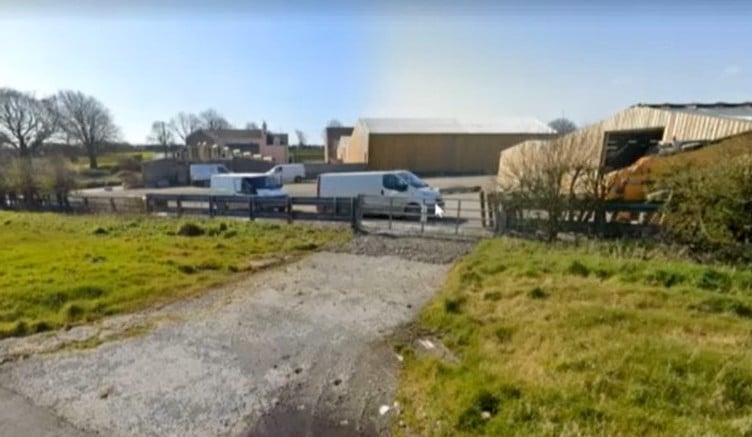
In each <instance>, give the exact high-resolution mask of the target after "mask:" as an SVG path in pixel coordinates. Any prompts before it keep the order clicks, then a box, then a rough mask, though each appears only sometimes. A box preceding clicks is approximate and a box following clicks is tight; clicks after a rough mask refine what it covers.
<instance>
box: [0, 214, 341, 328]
mask: <svg viewBox="0 0 752 437" xmlns="http://www.w3.org/2000/svg"><path fill="white" fill-rule="evenodd" d="M186 223H188V221H186V220H171V219H159V218H146V217H136V218H116V217H77V216H65V215H55V214H30V213H10V212H0V248H1V250H0V265H2V269H0V338H2V337H8V336H20V335H26V334H29V333H33V332H40V331H45V330H50V329H55V328H58V327H61V326H64V325H67V324H76V323H80V322H84V321H90V320H95V319H98V318H100V317H103V316H106V315H111V314H118V313H122V312H128V311H133V310H137V309H140V308H143V307H145V306H148V305H151V304H154V303H157V302H165V301H170V300H173V299H176V298H180V297H182V296H186V295H191V294H194V293H197V292H200V291H202V290H204V289H206V288H207V287H210V286H212V285H216V284H220V283H223V282H226V281H230V280H232V279H233V277H235V276H236V275H237V274H238V272H242V271H244V270H247V268H248V265H249V263H250V262H251V261H252V260H255V259H264V258H269V257H275V256H280V255H287V254H298V253H306V252H310V251H313V250H316V249H317V248H320V247H322V246H324V245H325V244H327V243H330V242H337V241H342V240H343V239H346V238H347V233H346V232H345V233H343V232H342V231H341V230H340V229H320V228H312V227H305V226H293V225H278V224H261V223H249V222H239V221H233V220H227V221H221V220H210V219H204V220H193V221H192V222H191V223H195V224H197V225H198V226H199V227H200V230H202V231H203V235H199V236H194V237H188V236H181V235H176V232H177V231H178V229H179V228H180V227H181V226H183V225H185V224H186Z"/></svg>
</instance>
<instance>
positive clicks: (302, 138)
mask: <svg viewBox="0 0 752 437" xmlns="http://www.w3.org/2000/svg"><path fill="white" fill-rule="evenodd" d="M295 136H297V137H298V146H305V145H306V135H305V132H303V131H302V130H300V129H296V130H295Z"/></svg>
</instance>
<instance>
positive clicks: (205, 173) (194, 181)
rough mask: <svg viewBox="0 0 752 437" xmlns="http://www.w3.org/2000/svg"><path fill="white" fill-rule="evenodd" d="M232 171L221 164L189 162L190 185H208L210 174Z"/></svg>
mask: <svg viewBox="0 0 752 437" xmlns="http://www.w3.org/2000/svg"><path fill="white" fill-rule="evenodd" d="M227 173H232V171H230V169H229V168H227V167H225V166H224V165H222V164H191V166H190V177H191V185H201V186H204V187H208V186H209V185H210V183H209V181H210V180H211V177H212V175H215V174H227Z"/></svg>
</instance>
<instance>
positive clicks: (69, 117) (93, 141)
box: [57, 91, 119, 168]
mask: <svg viewBox="0 0 752 437" xmlns="http://www.w3.org/2000/svg"><path fill="white" fill-rule="evenodd" d="M57 102H58V110H59V111H60V125H61V126H62V129H63V131H64V132H65V133H66V134H67V135H68V136H69V137H70V138H72V139H74V140H75V141H77V142H78V143H79V144H81V145H82V146H83V147H84V149H86V154H87V155H88V156H89V167H90V168H97V155H98V154H99V149H100V147H101V146H102V144H104V143H106V142H108V141H112V140H115V139H117V138H118V136H119V132H118V128H117V126H115V123H114V122H113V121H112V116H111V115H110V111H109V110H108V109H107V108H106V107H105V106H104V105H103V104H102V103H101V102H100V101H99V100H97V99H95V98H94V97H91V96H87V95H85V94H83V93H82V92H80V91H60V93H59V94H58V96H57Z"/></svg>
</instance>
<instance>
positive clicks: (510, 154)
mask: <svg viewBox="0 0 752 437" xmlns="http://www.w3.org/2000/svg"><path fill="white" fill-rule="evenodd" d="M747 131H752V102H748V103H708V104H702V103H690V104H674V103H663V104H638V105H634V106H632V107H629V108H627V109H625V110H623V111H621V112H618V113H616V114H614V115H613V116H611V117H610V118H607V119H605V120H603V121H601V122H598V123H595V124H592V125H590V126H586V127H584V128H582V129H580V130H577V131H575V132H572V133H570V134H567V135H563V136H560V137H557V138H555V139H552V140H550V141H547V142H545V143H541V142H532V141H530V142H525V143H521V144H518V145H517V146H515V147H512V148H509V149H507V150H504V151H502V152H501V153H500V156H499V161H498V165H499V167H498V178H499V183H500V184H501V185H509V184H510V183H512V179H513V177H512V175H511V173H512V171H513V169H515V168H519V167H520V165H521V162H523V161H524V160H530V157H531V156H533V155H535V154H536V153H539V151H541V150H543V148H545V147H557V146H558V147H559V148H561V149H571V150H573V151H576V152H577V153H581V154H582V155H583V156H584V157H585V158H586V160H587V161H588V162H589V163H590V165H592V166H603V167H604V168H606V169H607V170H608V171H611V170H618V169H622V168H625V167H628V166H630V165H632V164H633V163H635V162H636V161H637V160H638V159H640V158H641V157H643V156H645V155H649V154H655V153H656V152H657V151H658V149H659V148H660V147H661V146H666V145H672V144H673V145H676V147H682V145H684V146H692V145H695V144H698V143H699V144H703V143H707V142H710V141H714V140H718V139H721V138H725V137H728V136H731V135H735V134H738V133H742V132H747Z"/></svg>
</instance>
